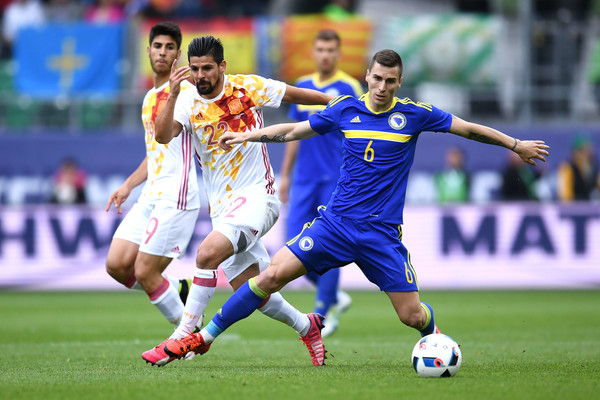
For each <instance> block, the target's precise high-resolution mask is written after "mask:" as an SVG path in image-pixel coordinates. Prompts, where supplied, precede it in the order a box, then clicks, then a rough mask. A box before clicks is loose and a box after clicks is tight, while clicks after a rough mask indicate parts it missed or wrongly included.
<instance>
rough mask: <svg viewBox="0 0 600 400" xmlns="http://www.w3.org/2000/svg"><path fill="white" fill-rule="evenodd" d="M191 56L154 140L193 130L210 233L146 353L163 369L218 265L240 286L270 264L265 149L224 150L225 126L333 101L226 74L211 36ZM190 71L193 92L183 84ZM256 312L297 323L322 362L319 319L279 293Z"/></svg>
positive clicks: (273, 194)
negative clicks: (176, 311) (170, 319)
mask: <svg viewBox="0 0 600 400" xmlns="http://www.w3.org/2000/svg"><path fill="white" fill-rule="evenodd" d="M188 61H189V66H186V67H181V68H176V67H175V65H173V68H172V71H171V77H170V81H171V92H170V94H169V97H168V98H167V102H166V103H165V106H164V107H163V109H162V112H161V113H160V115H159V116H158V117H157V118H156V137H157V140H158V141H159V142H163V143H168V142H169V141H171V140H172V139H173V138H175V137H177V135H178V134H179V132H181V131H182V129H184V130H186V129H187V130H189V131H190V132H192V133H193V137H194V145H195V148H196V152H197V154H198V156H199V157H200V163H201V166H202V177H203V179H204V186H205V187H206V190H207V194H208V199H209V202H210V210H211V218H212V223H213V231H212V232H211V233H210V234H209V235H208V236H207V237H206V238H205V239H204V241H203V242H202V243H201V244H200V247H199V248H198V253H197V258H196V269H195V273H194V280H193V283H192V285H191V288H190V292H189V296H188V299H187V303H186V305H185V310H184V313H183V317H182V320H181V322H180V324H179V326H178V327H177V329H175V332H174V333H173V335H171V337H170V338H168V339H166V340H165V341H163V342H162V343H161V344H159V345H158V346H156V347H155V348H153V349H151V350H148V351H146V352H144V353H143V354H142V358H144V360H146V361H147V362H149V363H152V364H153V365H158V366H161V365H165V364H167V363H169V362H170V361H172V360H174V359H175V358H178V357H173V356H172V355H171V354H172V352H170V351H169V349H168V346H182V345H183V346H185V344H184V343H181V342H180V341H177V340H176V339H180V338H183V337H185V336H187V335H188V334H189V333H190V332H192V331H193V329H194V327H195V326H196V321H197V320H198V318H200V316H201V315H202V313H203V312H204V309H205V308H206V306H207V304H208V302H209V301H210V299H211V297H212V296H213V294H214V292H215V287H216V283H217V268H218V267H219V265H221V268H222V269H223V272H224V273H225V276H226V277H227V279H228V281H229V283H230V285H231V286H232V287H233V289H234V290H237V289H238V288H239V287H240V286H241V285H242V284H243V283H244V282H246V281H247V280H248V279H249V278H251V277H253V276H256V275H257V274H258V273H259V271H260V269H263V268H264V267H266V265H267V264H268V263H269V261H270V258H269V255H268V254H267V251H266V249H265V247H264V245H263V244H262V242H261V241H260V238H261V236H263V235H264V234H265V233H266V232H267V231H268V230H269V229H270V228H271V227H272V226H273V224H274V223H275V221H276V220H277V218H278V216H279V207H280V202H279V199H278V197H277V186H276V184H275V179H274V176H273V171H272V168H271V163H270V161H269V156H268V153H267V148H266V146H265V145H264V144H257V143H248V146H238V147H236V150H235V151H227V152H226V151H223V150H221V149H220V148H219V146H218V140H219V137H220V136H221V135H222V134H223V133H224V132H226V131H233V132H244V131H249V130H254V129H258V128H261V127H263V126H264V121H263V114H262V107H263V106H268V107H279V105H280V103H281V101H287V102H293V103H300V104H309V105H310V104H323V105H325V104H327V102H328V101H329V100H330V99H331V98H332V97H331V96H329V95H327V94H324V93H321V92H318V91H315V90H309V89H299V88H296V87H294V86H289V85H286V84H285V83H284V82H279V81H275V80H271V79H265V78H262V77H260V76H256V75H226V74H225V68H226V61H225V60H224V57H223V45H222V44H221V42H220V40H218V39H216V38H214V37H213V36H204V37H199V38H195V39H194V40H193V41H192V42H191V43H190V44H189V46H188ZM188 72H189V73H190V74H191V77H192V80H193V81H194V83H195V85H196V89H197V90H195V91H189V90H188V91H183V90H180V89H179V86H180V83H181V82H183V81H184V80H185V79H186V76H187V74H188ZM259 310H260V311H262V312H263V313H264V314H266V315H267V316H269V317H271V318H274V319H277V320H279V321H281V322H284V323H286V324H288V325H289V326H291V327H292V328H294V329H295V330H296V332H298V334H299V335H300V337H301V339H302V340H303V342H304V344H305V345H306V346H307V347H308V350H309V352H310V355H311V358H312V361H313V364H315V365H322V364H323V358H324V347H323V341H322V338H321V329H322V328H323V319H324V318H323V317H322V316H320V315H318V314H308V315H306V314H302V313H300V312H299V311H298V310H296V309H295V308H293V307H292V306H291V305H290V304H289V303H287V301H285V300H284V299H283V297H281V295H279V294H278V293H275V294H274V295H273V296H270V297H269V298H266V299H265V301H264V302H263V304H261V305H260V306H259Z"/></svg>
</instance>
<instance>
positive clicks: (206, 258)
mask: <svg viewBox="0 0 600 400" xmlns="http://www.w3.org/2000/svg"><path fill="white" fill-rule="evenodd" d="M222 258H223V256H222V254H221V253H220V252H219V251H218V250H216V249H214V248H211V247H208V246H200V247H199V248H198V252H197V253H196V267H198V268H200V269H217V268H218V267H219V264H220V263H221V262H223V260H222Z"/></svg>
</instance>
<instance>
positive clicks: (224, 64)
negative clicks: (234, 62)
mask: <svg viewBox="0 0 600 400" xmlns="http://www.w3.org/2000/svg"><path fill="white" fill-rule="evenodd" d="M225 68H227V61H225V60H223V61H221V64H219V70H221V73H223V72H225Z"/></svg>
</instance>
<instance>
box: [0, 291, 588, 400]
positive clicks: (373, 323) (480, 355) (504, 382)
mask: <svg viewBox="0 0 600 400" xmlns="http://www.w3.org/2000/svg"><path fill="white" fill-rule="evenodd" d="M229 294H230V293H229V292H227V291H219V292H217V294H216V296H215V298H214V299H213V301H212V302H211V304H210V306H209V309H208V310H207V314H208V315H209V316H210V315H212V314H214V312H215V311H216V310H217V308H218V307H219V306H220V305H221V304H222V303H223V302H224V301H225V299H226V298H227V297H228V296H229ZM283 294H284V296H285V297H286V298H287V299H288V300H289V301H290V302H291V303H292V304H294V305H296V306H297V307H298V308H299V309H300V310H302V311H310V310H311V309H312V301H313V296H314V294H313V293H312V292H304V291H284V292H283ZM351 295H352V297H353V301H354V302H353V305H352V307H351V308H350V310H349V311H348V312H347V313H346V314H345V315H344V316H343V319H342V324H341V328H340V330H339V331H338V332H337V333H336V334H335V335H333V336H332V337H330V338H326V339H325V346H326V348H327V349H328V352H329V353H328V355H329V356H328V359H327V366H325V367H314V366H313V365H312V364H311V362H310V358H309V356H308V352H307V351H306V349H305V348H304V347H303V346H302V343H301V342H300V341H299V340H297V338H296V337H297V336H296V334H295V332H293V331H292V330H291V329H290V328H288V327H286V326H284V325H283V324H280V323H277V322H274V321H271V320H269V319H268V318H266V317H265V316H263V315H260V314H258V313H255V314H254V315H252V316H250V317H249V318H248V319H246V320H244V321H241V322H240V323H238V324H237V325H235V326H233V327H232V328H231V329H230V330H228V331H227V332H226V333H225V334H223V335H222V336H221V337H220V338H219V339H218V340H217V341H216V342H215V343H214V344H213V346H212V348H211V350H210V351H209V352H208V353H207V354H205V355H203V356H202V357H196V359H194V360H192V361H175V362H173V363H171V364H169V365H167V366H165V367H162V368H157V367H151V366H150V365H149V364H146V363H145V362H144V361H143V360H142V358H141V357H140V354H141V353H142V352H143V351H144V350H147V349H149V348H151V347H152V346H154V345H156V344H158V343H159V342H160V341H161V340H163V339H164V338H166V337H167V336H168V335H169V334H170V333H171V331H172V328H171V326H170V325H169V324H168V323H167V322H166V321H164V320H163V318H162V317H161V316H160V314H159V313H158V311H157V310H156V309H155V308H154V307H152V306H151V305H150V304H149V303H148V300H147V297H146V296H145V295H143V294H142V293H139V292H137V293H132V292H126V291H123V292H89V293H80V292H66V293H64V292H61V293H58V292H57V293H54V292H49V293H35V292H31V293H30V292H0V339H1V340H0V399H7V400H8V399H11V400H12V399H144V400H158V399H190V400H191V399H261V400H262V399H303V400H308V399H366V400H373V399H427V398H430V399H436V400H437V399H510V400H514V399H545V400H546V399H593V398H599V396H600V311H599V307H600V291H591V290H589V291H456V292H454V291H424V292H422V293H421V297H422V299H423V300H425V301H427V302H429V303H430V304H432V305H433V307H434V309H435V312H436V321H437V323H438V325H439V327H440V329H441V330H442V332H444V333H446V334H448V335H450V336H452V337H453V338H454V339H455V340H456V341H457V342H458V343H459V344H460V345H461V349H462V353H463V363H462V368H461V370H460V371H459V372H458V374H457V375H456V376H455V377H453V378H449V379H431V378H430V379H424V378H419V377H418V376H417V375H416V373H415V372H414V370H413V369H412V365H411V362H410V355H411V351H412V348H413V346H414V344H415V343H416V342H417V340H418V338H419V336H418V333H417V332H416V331H414V330H412V329H410V328H407V327H405V326H403V325H402V324H401V323H400V322H399V321H398V319H397V317H396V316H395V314H394V312H393V309H392V306H391V304H390V302H389V300H388V299H387V296H385V295H384V294H383V293H380V292H375V291H373V292H370V291H365V292H351Z"/></svg>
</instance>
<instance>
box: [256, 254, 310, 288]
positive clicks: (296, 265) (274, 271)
mask: <svg viewBox="0 0 600 400" xmlns="http://www.w3.org/2000/svg"><path fill="white" fill-rule="evenodd" d="M304 274H306V268H305V267H304V264H303V263H302V261H300V259H298V257H296V255H295V254H294V253H293V252H292V251H291V250H290V249H289V248H287V247H283V248H281V249H280V250H279V251H278V252H277V253H276V254H275V256H274V257H273V261H272V262H271V264H270V265H269V266H268V267H267V269H266V270H264V271H263V272H261V274H260V275H259V276H258V277H256V284H257V285H258V287H259V288H261V289H263V290H265V291H266V292H268V293H273V292H276V291H278V290H281V289H282V288H283V287H284V286H285V285H286V284H288V283H289V282H291V281H293V280H294V279H296V278H299V277H301V276H302V275H304Z"/></svg>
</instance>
